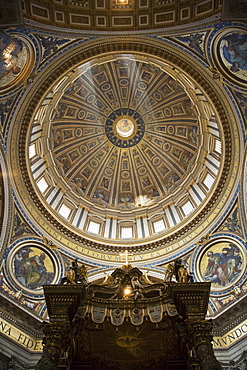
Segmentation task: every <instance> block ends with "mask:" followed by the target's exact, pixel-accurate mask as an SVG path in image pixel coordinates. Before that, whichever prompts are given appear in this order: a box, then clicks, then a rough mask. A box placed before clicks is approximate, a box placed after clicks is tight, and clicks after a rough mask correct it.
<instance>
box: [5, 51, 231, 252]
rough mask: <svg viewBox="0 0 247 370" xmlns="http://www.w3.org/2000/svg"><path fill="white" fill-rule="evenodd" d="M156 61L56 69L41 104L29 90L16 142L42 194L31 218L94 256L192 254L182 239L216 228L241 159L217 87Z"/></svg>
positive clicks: (29, 181) (106, 56) (99, 60)
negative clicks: (182, 249)
mask: <svg viewBox="0 0 247 370" xmlns="http://www.w3.org/2000/svg"><path fill="white" fill-rule="evenodd" d="M108 45H109V44H108ZM107 47H108V46H107ZM111 47H112V46H111ZM123 48H125V47H124V45H123ZM133 49H134V48H133ZM154 54H155V52H152V53H151V54H149V55H148V54H146V56H145V54H144V53H140V52H138V51H135V50H133V51H132V52H130V51H128V52H126V51H124V50H123V51H122V52H120V51H115V52H114V51H111V52H110V53H105V52H102V53H101V54H100V53H99V51H98V50H97V55H95V56H92V57H91V58H89V59H88V60H85V62H81V63H78V62H77V65H75V66H74V67H72V68H71V67H70V68H67V69H66V68H65V64H66V63H67V62H64V65H63V64H62V63H60V64H58V65H57V67H56V68H55V72H54V76H55V78H54V83H53V84H51V83H50V80H51V79H50V78H47V80H43V82H41V83H39V82H38V81H37V87H38V86H41V87H38V89H37V92H35V95H34V96H32V95H31V93H32V90H31V89H30V97H32V98H31V100H30V104H29V105H28V106H26V107H24V111H23V114H22V120H21V123H20V124H19V126H18V129H17V131H16V134H17V135H18V130H21V131H20V136H19V138H18V139H17V144H18V145H19V149H18V150H19V152H20V151H22V150H23V149H24V146H23V143H24V142H25V145H26V146H27V147H28V148H29V156H28V158H27V159H26V162H25V163H24V162H23V160H21V163H20V166H21V168H22V176H23V180H24V184H25V186H24V188H25V187H27V188H28V189H29V190H28V191H29V193H30V192H31V193H33V195H32V198H31V199H30V197H29V196H28V198H29V201H31V204H32V208H30V206H29V204H30V203H29V202H28V207H27V212H31V213H33V214H32V215H31V217H32V218H33V220H34V223H36V222H38V223H39V224H40V225H41V226H42V225H45V226H43V227H44V231H45V233H47V232H48V233H50V235H51V236H52V237H53V236H54V235H55V237H56V238H58V236H59V235H60V236H59V240H61V241H62V239H63V238H69V239H68V240H70V241H72V240H73V243H76V244H79V245H86V246H87V247H90V248H93V249H94V248H96V249H97V250H108V251H109V252H111V251H115V250H116V249H117V250H118V249H119V248H120V249H121V248H123V247H126V246H128V247H132V248H134V249H135V248H137V249H138V248H139V249H140V248H141V249H140V250H142V251H145V250H152V249H157V248H158V249H160V248H161V247H162V248H163V247H164V246H166V245H171V243H173V241H176V243H177V245H176V248H178V247H179V246H181V245H184V246H185V245H186V242H187V240H186V239H183V242H182V243H181V242H179V240H181V239H182V238H183V236H186V235H191V233H192V231H193V232H194V233H195V235H198V234H199V232H198V230H197V229H196V228H197V227H200V228H203V230H204V228H205V227H207V225H208V224H207V217H210V219H212V220H211V221H210V222H213V223H215V222H216V221H217V214H218V211H217V209H218V208H219V207H218V205H219V200H220V197H221V196H222V195H223V194H224V191H225V185H224V184H225V182H226V176H227V174H228V173H229V172H228V171H229V170H230V165H229V163H230V162H229V161H232V160H237V158H233V157H232V156H231V145H233V144H234V143H233V142H231V139H230V136H229V134H227V135H226V134H225V133H224V131H226V132H229V128H228V126H227V125H228V123H227V118H226V113H225V112H224V110H223V109H222V108H221V106H220V105H221V102H220V101H219V100H217V99H216V96H218V95H217V89H218V87H217V84H216V85H215V86H216V89H215V88H214V89H213V88H212V87H211V84H210V83H208V82H207V81H206V79H204V78H203V79H201V85H200V84H198V82H197V81H196V78H195V77H196V74H197V71H196V69H195V68H194V69H193V68H191V75H190V74H188V73H187V72H185V71H184V70H183V69H182V64H183V61H182V59H181V62H180V63H181V68H180V67H178V66H176V65H175V64H173V63H170V62H169V61H168V60H166V59H164V58H160V57H155V56H154ZM164 54H165V55H166V56H167V58H168V59H169V52H167V53H166V52H165V51H164ZM170 55H171V54H170ZM72 57H73V56H72ZM179 58H180V57H179V56H178V59H177V60H178V62H179ZM71 64H72V63H71ZM188 65H189V64H187V62H186V63H185V69H186V66H188ZM65 70H66V71H65ZM193 71H194V72H193ZM59 72H60V75H61V76H60V77H58V76H59ZM52 73H53V71H51V74H52ZM201 76H202V75H201ZM38 83H39V85H38ZM49 84H50V87H49V88H47V86H49ZM39 89H41V90H42V92H43V94H41V90H39ZM42 95H43V97H42ZM213 101H214V103H213ZM22 109H23V107H22ZM29 112H32V114H31V115H30V113H29ZM27 122H29V124H28V125H29V129H28V131H27V127H28V125H27ZM227 130H228V131H227ZM13 132H15V131H13ZM14 135H15V134H14ZM14 135H13V137H12V143H13V144H12V145H14V146H15V145H16V140H15V138H14ZM223 135H224V137H225V140H222V137H223ZM235 138H236V140H238V138H237V135H235ZM226 148H227V151H226V153H227V156H225V149H226ZM20 158H22V156H20ZM14 162H15V161H14V160H13V162H12V164H11V165H12V166H13V172H14V166H15V163H14ZM227 181H228V183H229V180H227ZM231 181H232V185H231V186H232V187H233V186H234V182H235V176H234V177H233V179H232V180H231ZM18 185H20V184H18ZM31 189H32V190H31ZM25 191H26V190H25V189H24V192H25ZM16 192H17V193H18V192H20V193H21V189H20V187H18V186H17V188H16ZM227 197H228V195H227ZM30 210H31V211H30ZM213 210H214V212H212V211H213ZM215 210H216V211H215ZM34 212H35V213H36V212H37V215H36V214H35V215H34ZM42 215H43V216H42ZM42 217H45V220H46V221H45V222H48V224H44V222H43V221H42ZM208 222H209V221H208ZM203 223H204V224H205V225H206V226H205V225H204V224H203ZM48 225H53V226H48ZM195 235H194V236H195ZM190 238H192V236H191V237H190ZM190 241H191V239H190ZM63 243H65V244H66V245H70V243H71V242H67V241H66V240H63ZM180 243H181V244H180ZM73 245H74V244H73ZM137 245H138V247H135V246H137ZM73 248H75V249H76V247H73ZM139 249H138V250H139ZM77 250H78V249H77Z"/></svg>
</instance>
